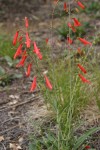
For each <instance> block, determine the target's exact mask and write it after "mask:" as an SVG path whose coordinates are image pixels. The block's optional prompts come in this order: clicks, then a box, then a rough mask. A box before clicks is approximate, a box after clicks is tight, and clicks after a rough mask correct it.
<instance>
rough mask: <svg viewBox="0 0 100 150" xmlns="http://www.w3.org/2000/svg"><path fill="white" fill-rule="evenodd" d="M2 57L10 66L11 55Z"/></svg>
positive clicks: (11, 61)
mask: <svg viewBox="0 0 100 150" xmlns="http://www.w3.org/2000/svg"><path fill="white" fill-rule="evenodd" d="M4 58H5V60H6V61H7V64H8V65H9V66H10V67H12V65H13V60H12V59H11V57H9V56H5V57H4Z"/></svg>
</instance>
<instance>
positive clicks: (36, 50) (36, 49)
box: [33, 42, 40, 54]
mask: <svg viewBox="0 0 100 150" xmlns="http://www.w3.org/2000/svg"><path fill="white" fill-rule="evenodd" d="M33 45H34V50H33V52H34V53H36V54H38V53H39V51H40V49H39V48H38V47H37V45H36V42H34V43H33Z"/></svg>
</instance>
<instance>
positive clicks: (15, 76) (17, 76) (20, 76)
mask: <svg viewBox="0 0 100 150" xmlns="http://www.w3.org/2000/svg"><path fill="white" fill-rule="evenodd" d="M13 77H14V78H17V79H20V78H22V77H23V75H22V74H14V75H13Z"/></svg>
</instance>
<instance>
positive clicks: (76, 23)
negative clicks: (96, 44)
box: [64, 1, 92, 83]
mask: <svg viewBox="0 0 100 150" xmlns="http://www.w3.org/2000/svg"><path fill="white" fill-rule="evenodd" d="M76 2H77V4H78V6H79V7H80V8H81V9H85V6H84V4H82V3H81V2H80V1H76ZM66 10H68V8H67V4H66V2H65V3H64V11H66ZM72 21H73V23H70V22H68V24H67V25H68V27H69V28H70V29H71V30H72V31H73V32H76V31H77V27H79V26H81V25H82V24H81V23H80V21H79V20H78V19H77V18H72ZM77 39H78V40H79V41H80V42H81V43H82V44H84V45H90V46H91V45H92V43H91V42H89V41H87V40H86V39H85V38H81V37H78V38H77ZM67 42H68V44H72V43H73V40H72V39H71V38H70V37H67ZM78 52H79V53H81V49H80V48H78ZM78 67H79V68H80V70H81V71H82V72H83V73H86V72H87V71H86V70H85V68H84V67H83V66H82V65H81V64H78ZM79 77H80V79H81V80H82V82H84V83H90V81H89V80H87V79H86V78H85V77H84V76H83V75H81V74H79Z"/></svg>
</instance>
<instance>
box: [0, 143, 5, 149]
mask: <svg viewBox="0 0 100 150" xmlns="http://www.w3.org/2000/svg"><path fill="white" fill-rule="evenodd" d="M0 143H1V144H2V146H3V148H4V150H6V147H5V145H4V143H2V142H0Z"/></svg>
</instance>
